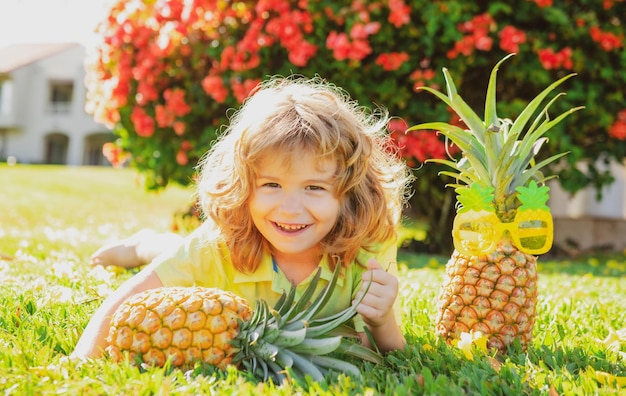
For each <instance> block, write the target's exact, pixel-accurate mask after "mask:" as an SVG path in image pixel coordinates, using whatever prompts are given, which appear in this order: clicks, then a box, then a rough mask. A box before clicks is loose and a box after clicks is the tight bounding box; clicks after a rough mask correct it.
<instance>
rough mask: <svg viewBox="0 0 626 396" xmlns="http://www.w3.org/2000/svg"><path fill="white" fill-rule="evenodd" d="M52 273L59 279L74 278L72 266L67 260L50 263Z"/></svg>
mask: <svg viewBox="0 0 626 396" xmlns="http://www.w3.org/2000/svg"><path fill="white" fill-rule="evenodd" d="M52 273H53V274H54V276H56V277H57V278H59V279H72V278H74V266H73V265H72V263H71V262H69V261H57V262H56V263H54V264H52Z"/></svg>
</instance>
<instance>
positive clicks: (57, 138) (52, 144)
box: [44, 133, 70, 165]
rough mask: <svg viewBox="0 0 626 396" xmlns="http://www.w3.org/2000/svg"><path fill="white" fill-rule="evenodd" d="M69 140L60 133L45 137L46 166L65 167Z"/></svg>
mask: <svg viewBox="0 0 626 396" xmlns="http://www.w3.org/2000/svg"><path fill="white" fill-rule="evenodd" d="M69 143H70V139H69V138H68V137H67V135H64V134H62V133H51V134H49V135H48V136H46V137H45V145H44V147H45V150H46V152H45V159H44V162H45V163H46V164H56V165H65V164H67V148H68V146H69Z"/></svg>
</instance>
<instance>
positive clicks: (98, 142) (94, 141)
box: [83, 133, 115, 166]
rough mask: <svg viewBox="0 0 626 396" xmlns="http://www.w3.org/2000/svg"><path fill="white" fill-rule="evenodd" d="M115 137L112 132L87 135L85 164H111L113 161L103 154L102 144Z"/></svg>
mask: <svg viewBox="0 0 626 396" xmlns="http://www.w3.org/2000/svg"><path fill="white" fill-rule="evenodd" d="M114 139H115V137H114V136H113V134H112V133H95V134H92V135H89V136H87V137H86V138H85V151H84V158H83V165H96V166H110V165H111V163H110V162H109V161H108V160H107V159H106V158H104V155H103V154H102V146H103V145H104V144H105V143H107V142H112V141H113V140H114Z"/></svg>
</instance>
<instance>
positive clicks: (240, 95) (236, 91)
mask: <svg viewBox="0 0 626 396" xmlns="http://www.w3.org/2000/svg"><path fill="white" fill-rule="evenodd" d="M259 82H260V80H259V79H249V78H248V79H245V80H244V81H243V82H241V81H239V80H237V79H231V80H230V87H231V88H232V89H233V95H235V98H237V101H238V102H239V103H243V101H244V100H245V99H246V98H247V97H248V95H249V94H250V92H251V91H252V90H253V89H254V88H255V87H256V86H257V85H258V84H259Z"/></svg>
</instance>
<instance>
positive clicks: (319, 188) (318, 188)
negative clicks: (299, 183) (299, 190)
mask: <svg viewBox="0 0 626 396" xmlns="http://www.w3.org/2000/svg"><path fill="white" fill-rule="evenodd" d="M306 189H307V190H313V191H324V190H325V188H324V187H321V186H307V187H306Z"/></svg>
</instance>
